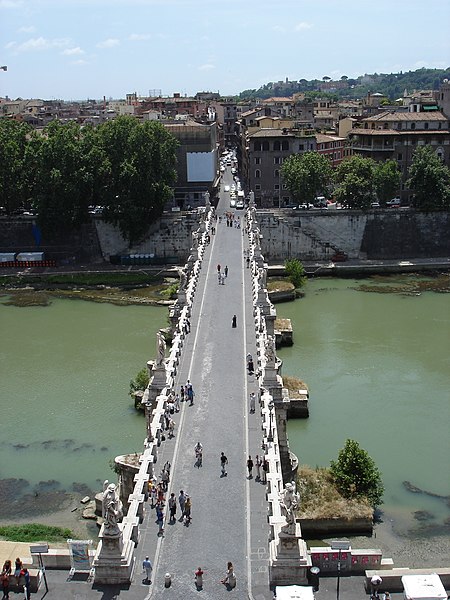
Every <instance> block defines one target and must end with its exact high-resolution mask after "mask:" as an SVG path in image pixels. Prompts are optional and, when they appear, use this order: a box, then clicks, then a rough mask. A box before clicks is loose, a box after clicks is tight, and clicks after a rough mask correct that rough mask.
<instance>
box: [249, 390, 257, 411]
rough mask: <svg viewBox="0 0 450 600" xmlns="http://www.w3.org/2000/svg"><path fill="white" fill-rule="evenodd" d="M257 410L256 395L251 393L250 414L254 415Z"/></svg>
mask: <svg viewBox="0 0 450 600" xmlns="http://www.w3.org/2000/svg"><path fill="white" fill-rule="evenodd" d="M255 410H256V394H255V392H251V394H250V412H251V414H253V413H254V412H255Z"/></svg>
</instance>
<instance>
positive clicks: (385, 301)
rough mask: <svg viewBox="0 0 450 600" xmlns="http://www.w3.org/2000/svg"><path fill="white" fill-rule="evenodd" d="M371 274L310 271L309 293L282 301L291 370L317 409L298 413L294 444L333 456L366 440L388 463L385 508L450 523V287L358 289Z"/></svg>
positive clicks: (401, 519) (403, 525)
mask: <svg viewBox="0 0 450 600" xmlns="http://www.w3.org/2000/svg"><path fill="white" fill-rule="evenodd" d="M406 280H407V278H404V279H403V280H402V279H400V278H398V279H397V280H396V282H397V283H399V282H402V281H406ZM362 283H367V281H353V280H337V279H328V280H327V279H316V280H310V282H309V283H308V284H307V287H306V290H305V292H306V295H305V297H304V298H302V299H301V300H298V301H296V302H294V303H286V304H279V305H277V315H278V316H280V317H286V318H290V319H291V320H292V326H293V329H294V346H293V347H291V348H283V349H281V350H279V352H278V354H279V356H280V358H281V359H282V360H283V374H286V375H296V376H298V377H300V378H301V379H303V380H304V381H305V382H306V383H307V384H308V386H309V389H310V418H309V419H306V420H295V421H289V425H288V433H289V440H290V446H291V449H292V450H293V452H295V453H296V454H297V456H298V457H299V460H300V462H301V463H305V464H309V465H311V466H316V465H318V466H329V464H330V461H331V460H334V459H336V458H337V455H338V452H339V450H340V449H341V448H342V447H343V446H344V444H345V440H346V439H347V438H351V439H355V440H357V441H358V442H359V444H360V446H361V447H362V448H364V449H365V450H367V451H368V453H369V455H370V456H371V457H372V458H373V459H374V461H375V463H376V464H377V466H378V467H379V469H380V471H381V473H382V478H383V482H384V485H385V496H384V505H383V506H382V509H383V512H384V515H383V518H384V519H389V520H391V521H395V523H396V531H397V532H399V533H408V534H411V533H412V532H413V531H415V532H417V531H418V530H420V531H422V532H424V533H426V532H427V531H428V532H429V533H433V534H434V533H439V532H440V531H441V532H444V531H445V530H446V531H447V533H448V531H449V526H450V519H449V517H450V505H449V499H450V498H449V497H450V477H449V475H450V436H449V423H450V368H449V367H450V364H449V362H450V297H449V295H448V294H444V293H435V292H425V293H420V294H418V295H403V294H396V293H373V292H363V291H358V287H359V286H360V285H361V284H362ZM378 285H382V284H381V283H379V284H378ZM375 287H377V284H375ZM404 481H409V482H410V483H411V484H413V485H414V486H416V487H417V488H420V489H421V490H424V491H425V492H429V493H431V494H437V495H440V496H444V498H437V497H435V496H431V495H429V494H425V493H413V492H411V491H408V490H407V489H406V487H405V486H404V484H403V482H404ZM445 497H446V498H445ZM418 511H424V512H422V513H419V514H416V513H417V512H418ZM418 517H419V519H418ZM420 517H422V519H423V518H424V517H425V520H420ZM445 522H446V526H445Z"/></svg>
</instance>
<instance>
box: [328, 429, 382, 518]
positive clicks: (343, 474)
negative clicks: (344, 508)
mask: <svg viewBox="0 0 450 600" xmlns="http://www.w3.org/2000/svg"><path fill="white" fill-rule="evenodd" d="M330 471H331V474H332V476H333V478H334V481H335V484H336V486H337V488H338V489H339V491H340V493H341V494H342V495H343V496H344V497H346V498H358V497H364V498H367V500H368V501H369V502H370V504H371V506H373V508H376V507H377V506H379V505H380V504H382V503H383V500H382V498H383V493H384V486H383V482H382V480H381V474H380V471H379V470H378V467H377V466H376V465H375V462H374V461H373V459H372V458H371V457H370V456H369V455H368V453H367V452H366V450H363V449H362V448H360V446H359V444H358V442H356V441H354V440H350V439H348V440H347V441H346V442H345V446H344V448H342V450H340V452H339V456H338V459H337V461H331V466H330Z"/></svg>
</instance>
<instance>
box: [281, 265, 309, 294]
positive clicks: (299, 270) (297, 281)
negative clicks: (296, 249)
mask: <svg viewBox="0 0 450 600" xmlns="http://www.w3.org/2000/svg"><path fill="white" fill-rule="evenodd" d="M284 267H285V270H286V275H287V276H288V277H289V279H290V281H291V283H292V285H293V286H294V287H295V289H298V288H301V287H302V286H303V285H304V284H305V281H306V277H305V269H304V267H303V265H302V263H301V262H300V261H299V260H298V259H297V258H292V259H290V260H287V261H286V262H285V263H284Z"/></svg>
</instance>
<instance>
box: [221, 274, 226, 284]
mask: <svg viewBox="0 0 450 600" xmlns="http://www.w3.org/2000/svg"><path fill="white" fill-rule="evenodd" d="M220 283H221V284H222V285H225V273H221V274H220Z"/></svg>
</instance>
